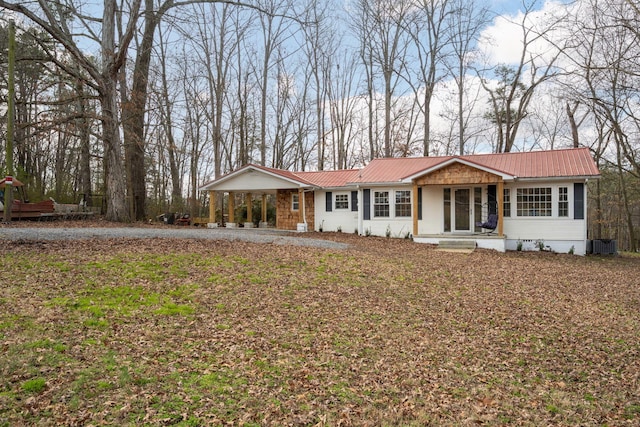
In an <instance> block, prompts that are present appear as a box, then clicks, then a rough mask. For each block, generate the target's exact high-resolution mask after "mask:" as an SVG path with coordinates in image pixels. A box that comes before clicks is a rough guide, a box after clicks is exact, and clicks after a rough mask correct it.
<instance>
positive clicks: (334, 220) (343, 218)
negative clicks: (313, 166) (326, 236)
mask: <svg viewBox="0 0 640 427" xmlns="http://www.w3.org/2000/svg"><path fill="white" fill-rule="evenodd" d="M331 193H332V195H331V197H332V211H331V212H327V204H326V200H327V199H326V197H327V192H326V191H316V192H315V218H316V219H315V227H316V231H320V228H322V231H338V230H340V231H342V232H344V233H357V232H358V212H353V211H351V192H350V191H335V192H331ZM336 194H348V196H349V209H335V206H334V205H335V196H336Z"/></svg>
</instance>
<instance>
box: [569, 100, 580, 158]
mask: <svg viewBox="0 0 640 427" xmlns="http://www.w3.org/2000/svg"><path fill="white" fill-rule="evenodd" d="M566 108H567V117H569V125H570V126H571V138H572V139H573V148H578V147H579V146H580V141H579V138H578V125H577V124H576V118H575V111H576V108H578V103H577V102H576V103H575V105H574V107H573V108H571V107H570V106H569V102H567V106H566Z"/></svg>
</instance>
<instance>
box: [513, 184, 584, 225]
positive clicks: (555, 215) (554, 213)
mask: <svg viewBox="0 0 640 427" xmlns="http://www.w3.org/2000/svg"><path fill="white" fill-rule="evenodd" d="M548 187H551V215H550V216H521V215H518V196H517V194H518V190H519V189H525V188H526V189H531V188H548ZM560 187H565V188H566V189H567V203H568V214H567V216H560ZM506 188H507V189H509V192H510V193H511V216H510V217H506V218H508V219H514V220H515V219H535V220H542V221H548V220H573V199H574V194H573V182H567V183H561V184H558V183H553V184H551V183H540V184H539V185H515V186H509V187H506Z"/></svg>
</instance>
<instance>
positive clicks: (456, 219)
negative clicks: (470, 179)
mask: <svg viewBox="0 0 640 427" xmlns="http://www.w3.org/2000/svg"><path fill="white" fill-rule="evenodd" d="M471 195H472V192H471V189H470V188H456V189H455V190H454V194H453V200H454V203H453V206H452V207H451V208H452V212H451V215H452V217H453V231H467V232H469V231H471V230H472V224H473V210H472V206H473V204H472V203H471Z"/></svg>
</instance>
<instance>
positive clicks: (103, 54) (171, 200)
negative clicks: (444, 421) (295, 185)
mask: <svg viewBox="0 0 640 427" xmlns="http://www.w3.org/2000/svg"><path fill="white" fill-rule="evenodd" d="M492 4H494V3H492V2H488V1H487V2H482V1H472V2H469V1H467V0H393V1H391V0H344V1H339V0H324V1H316V0H299V1H294V0H246V1H215V0H210V1H205V0H193V1H192V0H186V1H174V0H156V1H154V0H144V1H142V0H129V1H121V0H103V1H95V2H91V1H89V2H86V1H79V0H52V1H43V0H38V1H33V2H22V1H9V0H0V8H1V9H0V44H1V46H2V49H1V50H0V56H1V57H2V58H1V59H2V60H1V61H0V66H1V67H2V73H1V76H2V80H1V81H0V85H1V87H0V97H2V104H1V105H0V114H1V122H0V132H2V141H5V140H6V139H7V138H6V135H7V125H8V119H7V118H8V114H7V112H8V111H7V105H8V104H7V101H8V94H9V86H8V81H9V79H8V72H7V71H8V65H7V64H8V56H9V52H10V49H9V36H8V34H9V31H8V28H9V26H10V22H14V23H15V28H16V31H15V33H16V42H15V46H16V48H15V52H14V53H15V58H16V61H15V74H14V76H15V95H14V98H13V99H15V114H14V116H15V125H14V126H13V128H14V133H13V136H14V138H13V152H12V154H13V156H12V157H13V161H12V164H13V168H14V170H15V175H16V176H17V177H18V178H19V179H20V180H22V181H24V182H25V183H26V184H27V185H26V187H27V189H28V193H29V195H30V197H31V198H32V199H39V198H46V197H53V198H54V199H56V200H58V201H60V202H68V203H76V202H78V201H79V200H80V199H82V198H83V197H85V198H87V199H88V201H89V203H90V204H93V205H96V206H101V207H102V208H103V210H104V213H105V216H106V218H107V219H109V220H113V221H132V220H141V219H144V218H147V217H152V216H154V215H156V214H158V213H159V212H163V211H165V210H174V211H175V210H177V211H188V212H191V213H192V214H193V215H198V214H199V213H200V212H202V211H203V210H204V209H205V205H206V204H207V200H206V195H203V194H199V193H198V191H197V187H198V185H200V184H201V183H202V182H204V181H206V180H208V179H213V178H215V177H218V176H220V175H222V174H224V173H226V172H228V171H230V170H233V169H235V168H237V167H239V166H242V165H244V164H246V163H249V162H253V163H258V164H262V165H266V166H272V167H278V168H285V169H296V170H328V169H337V168H351V167H359V166H362V165H364V164H366V163H367V162H368V161H369V160H370V159H372V158H374V157H382V156H384V157H390V156H422V155H425V156H433V155H449V154H459V153H464V154H468V153H483V152H509V151H526V150H540V149H544V150H547V149H556V148H566V147H572V146H587V147H590V149H591V150H592V153H593V156H594V158H595V159H596V161H597V162H598V165H599V167H600V168H601V171H602V179H601V180H599V181H598V182H594V183H590V196H591V202H590V203H591V205H590V206H591V208H593V209H591V213H590V215H591V225H590V232H591V234H592V236H590V237H591V238H616V239H618V241H619V247H620V248H626V249H633V250H635V249H636V247H637V240H638V237H636V234H637V232H635V231H634V226H635V227H638V225H639V224H640V185H639V183H640V166H639V162H640V141H639V136H640V116H639V115H638V108H637V107H638V103H639V101H640V89H639V88H640V59H639V58H640V30H639V28H640V22H639V21H640V9H639V8H638V5H637V3H636V2H635V1H633V0H611V1H608V2H603V1H599V0H578V1H568V2H553V3H552V2H547V3H543V2H537V1H534V0H524V1H523V2H522V3H520V4H518V8H517V9H516V8H514V7H513V6H512V7H510V8H509V10H499V9H497V8H496V7H493V6H492ZM6 154H7V153H6V150H5V149H4V146H3V149H2V150H1V152H0V170H1V171H2V172H3V173H2V174H4V170H5V169H7V158H8V157H7V155H6Z"/></svg>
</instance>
